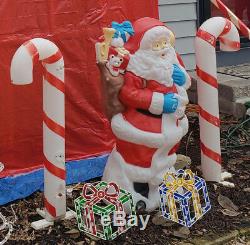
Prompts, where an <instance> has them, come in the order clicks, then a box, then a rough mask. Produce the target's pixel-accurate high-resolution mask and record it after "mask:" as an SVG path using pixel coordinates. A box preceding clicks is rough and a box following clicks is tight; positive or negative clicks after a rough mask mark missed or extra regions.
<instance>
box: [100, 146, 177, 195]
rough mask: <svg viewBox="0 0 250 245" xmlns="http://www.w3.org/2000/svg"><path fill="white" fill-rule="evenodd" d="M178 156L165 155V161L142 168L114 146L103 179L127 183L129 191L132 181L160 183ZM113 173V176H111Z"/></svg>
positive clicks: (120, 183) (119, 183)
mask: <svg viewBox="0 0 250 245" xmlns="http://www.w3.org/2000/svg"><path fill="white" fill-rule="evenodd" d="M176 158H177V157H176V154H172V155H171V156H164V161H159V163H158V164H157V165H156V166H151V167H149V168H142V167H138V166H135V165H132V164H129V163H127V162H125V161H124V159H123V157H122V156H121V154H120V153H119V152H118V151H117V150H116V148H114V149H113V150H112V152H111V154H110V156H109V160H108V162H107V165H106V168H105V171H104V174H103V179H104V180H106V181H115V182H116V183H117V184H118V185H120V186H124V185H127V186H126V187H127V188H128V189H127V190H128V191H130V190H129V189H131V188H130V187H129V183H131V182H141V183H149V184H150V183H152V184H153V185H159V184H160V183H161V182H162V179H163V175H164V173H165V172H166V171H167V170H168V169H170V168H172V167H173V165H174V164H175V162H176ZM109 165H110V166H109ZM111 175H113V176H112V177H111ZM123 188H124V187H123Z"/></svg>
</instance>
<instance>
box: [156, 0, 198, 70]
mask: <svg viewBox="0 0 250 245" xmlns="http://www.w3.org/2000/svg"><path fill="white" fill-rule="evenodd" d="M159 13H160V20H161V21H163V22H164V23H165V24H166V25H167V26H169V27H170V28H171V29H172V30H173V31H174V33H175V35H176V50H177V52H178V53H179V54H180V55H181V56H182V59H183V61H184V63H185V65H186V68H187V69H188V70H193V69H195V55H194V39H195V34H196V30H197V0H159Z"/></svg>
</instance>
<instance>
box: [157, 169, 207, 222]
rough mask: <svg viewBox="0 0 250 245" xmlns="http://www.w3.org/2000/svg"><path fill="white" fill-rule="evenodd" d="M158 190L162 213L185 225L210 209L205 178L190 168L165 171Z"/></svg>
mask: <svg viewBox="0 0 250 245" xmlns="http://www.w3.org/2000/svg"><path fill="white" fill-rule="evenodd" d="M159 192H160V196H161V211H162V215H163V216H164V217H165V218H167V219H169V220H172V221H174V222H176V223H179V224H181V225H184V226H187V227H191V226H192V225H193V224H194V223H195V222H196V221H197V220H199V219H200V218H201V217H202V216H203V215H204V214H205V213H206V212H208V211H209V210H210V209H211V204H210V201H209V197H208V192H207V186H206V182H205V180H204V179H202V178H200V177H198V176H196V175H194V174H193V173H192V171H191V170H190V169H187V170H183V169H180V170H178V171H177V172H176V173H175V174H174V173H171V172H168V173H166V174H165V176H164V182H163V183H162V184H161V185H160V187H159Z"/></svg>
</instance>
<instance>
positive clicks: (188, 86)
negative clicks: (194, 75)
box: [179, 64, 191, 90]
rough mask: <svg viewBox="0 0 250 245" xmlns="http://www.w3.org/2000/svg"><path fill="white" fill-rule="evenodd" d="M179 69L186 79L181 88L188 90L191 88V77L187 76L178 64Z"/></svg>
mask: <svg viewBox="0 0 250 245" xmlns="http://www.w3.org/2000/svg"><path fill="white" fill-rule="evenodd" d="M179 67H180V69H181V70H182V71H183V72H184V74H185V77H186V82H185V84H184V85H183V87H184V88H185V89H186V90H187V89H189V88H190V86H191V77H190V76H189V74H188V73H187V71H186V70H185V68H184V67H183V66H182V65H180V64H179Z"/></svg>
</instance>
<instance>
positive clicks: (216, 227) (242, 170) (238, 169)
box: [0, 110, 250, 245]
mask: <svg viewBox="0 0 250 245" xmlns="http://www.w3.org/2000/svg"><path fill="white" fill-rule="evenodd" d="M188 116H189V122H190V129H189V133H188V134H187V135H186V137H185V138H184V139H183V141H182V145H181V148H180V150H179V153H180V154H184V155H187V156H189V157H190V158H191V159H192V166H191V168H192V170H193V171H194V172H196V173H197V174H198V175H200V176H201V172H200V169H199V165H200V149H199V126H198V124H199V122H198V117H197V113H196V112H195V110H190V112H189V113H188ZM221 118H222V126H221V129H222V132H226V130H227V128H228V126H229V125H232V124H234V123H236V122H235V120H234V119H233V118H231V117H228V116H225V115H222V116H221ZM223 152H224V154H223V155H222V157H223V166H224V168H225V169H226V170H227V171H229V172H230V173H232V174H233V175H234V176H233V178H232V179H230V182H233V183H234V184H235V187H234V188H229V187H224V186H221V185H219V184H217V183H211V182H210V183H207V185H208V191H209V197H210V200H211V204H212V210H211V211H210V212H209V213H208V214H206V215H205V216H204V217H203V218H202V219H201V220H199V221H198V222H196V223H195V224H194V225H193V226H192V227H191V228H190V234H189V235H183V238H180V235H178V234H177V233H178V232H177V233H176V231H178V230H179V229H180V226H179V225H178V224H166V225H155V224H153V223H152V218H150V221H149V224H148V226H147V228H146V230H144V231H140V230H139V228H138V227H133V228H131V229H130V230H129V231H128V232H126V233H125V234H122V235H121V236H120V237H118V238H117V239H115V240H114V241H112V242H105V241H92V240H91V239H90V238H89V237H87V236H85V235H84V234H83V233H79V232H78V231H77V223H76V220H75V219H72V220H67V221H64V222H61V223H60V222H59V223H56V224H55V225H54V226H53V227H50V228H47V229H45V230H42V231H35V230H33V229H32V228H31V226H30V223H31V222H32V221H36V220H39V219H40V217H39V216H38V215H37V213H36V211H35V210H36V208H40V207H42V205H43V204H42V193H40V192H36V193H34V194H33V195H31V196H30V197H28V198H25V199H22V200H19V201H15V202H13V203H10V204H8V205H5V206H2V207H0V212H1V213H2V214H3V215H5V216H6V217H7V219H8V220H11V221H14V220H15V215H16V221H14V224H13V228H14V231H13V233H12V235H11V237H10V239H9V241H8V242H7V244H79V245H80V244H92V245H93V244H124V245H125V244H150V245H151V244H152V245H153V244H179V243H180V242H188V241H190V239H194V238H196V237H202V236H204V235H206V234H222V233H225V232H228V231H232V230H235V229H239V228H241V227H250V205H249V204H250V192H249V187H250V177H249V176H250V148H249V147H238V148H235V149H233V148H232V149H231V148H230V149H228V150H227V151H225V149H224V151H223ZM246 188H248V189H246ZM78 193H79V192H77V191H74V192H73V197H68V198H67V202H68V204H67V206H68V207H69V208H71V209H74V206H73V199H74V197H76V196H77V195H78ZM219 194H222V195H223V196H226V197H228V198H229V199H231V200H232V201H233V203H234V204H235V205H236V206H237V207H238V208H239V210H238V212H240V214H238V215H237V216H234V217H232V216H228V215H224V214H223V213H222V209H223V208H222V207H221V206H220V204H219V203H218V196H219ZM157 212H158V211H155V212H153V213H150V215H151V217H153V216H154V215H156V213H157ZM0 226H1V224H0ZM1 232H2V234H0V242H1V240H2V238H3V237H4V236H5V235H6V234H5V233H4V232H5V231H1ZM6 233H7V231H6ZM181 236H182V235H181ZM230 244H232V243H230Z"/></svg>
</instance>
